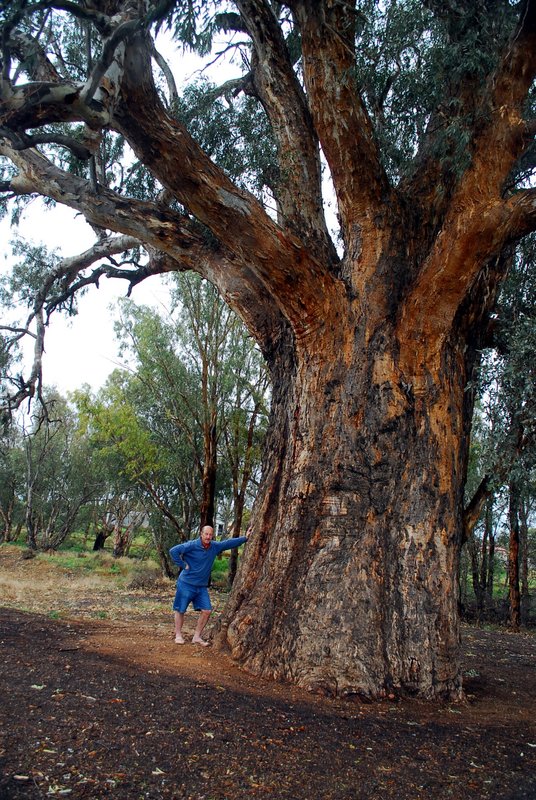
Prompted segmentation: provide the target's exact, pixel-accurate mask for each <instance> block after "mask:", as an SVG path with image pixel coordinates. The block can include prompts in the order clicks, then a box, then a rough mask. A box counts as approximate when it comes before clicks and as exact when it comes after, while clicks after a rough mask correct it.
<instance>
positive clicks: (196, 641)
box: [192, 636, 208, 647]
mask: <svg viewBox="0 0 536 800" xmlns="http://www.w3.org/2000/svg"><path fill="white" fill-rule="evenodd" d="M192 644H200V645H201V647H208V642H205V640H204V639H202V638H201V637H200V636H194V638H193V639H192Z"/></svg>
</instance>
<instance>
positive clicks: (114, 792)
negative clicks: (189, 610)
mask: <svg viewBox="0 0 536 800" xmlns="http://www.w3.org/2000/svg"><path fill="white" fill-rule="evenodd" d="M43 569H44V568H43V566H42V565H39V564H38V563H37V561H36V560H35V561H21V559H20V556H15V555H14V553H13V551H12V550H10V549H9V548H5V547H2V548H0V592H1V595H0V596H1V598H2V600H1V601H0V602H1V603H2V608H1V609H0V653H1V663H2V667H1V670H0V681H1V690H0V697H1V706H0V800H8V799H9V800H12V799H13V800H14V799H15V798H25V799H26V798H28V799H29V800H34V798H35V800H37V798H45V797H46V798H49V797H52V796H60V797H63V796H67V797H71V798H95V800H97V799H100V798H117V800H138V798H139V800H142V798H150V799H151V800H158V798H174V799H176V800H179V798H180V799H181V800H182V799H185V800H186V799H187V800H246V798H247V799H248V800H250V799H252V800H254V799H255V798H266V799H267V800H282V799H283V798H288V799H289V800H290V798H295V799H296V800H350V798H356V800H357V799H359V800H360V799H361V798H363V799H364V800H368V798H397V799H398V800H420V799H421V798H422V800H425V799H426V800H428V799H429V798H433V800H442V799H443V798H493V800H522V799H523V798H527V800H528V799H529V798H531V800H533V799H534V798H536V702H535V700H536V669H535V667H536V637H535V635H534V633H530V634H529V633H518V634H513V633H509V632H507V631H505V630H502V631H497V630H483V629H478V628H473V627H468V626H464V628H463V651H464V676H465V677H464V682H465V691H466V695H467V699H466V701H465V702H463V703H460V704H456V705H453V704H445V705H441V704H439V705H438V704H432V703H426V702H422V701H407V700H400V701H398V702H395V701H386V702H381V703H369V704H364V703H356V702H350V701H341V700H337V699H326V698H322V697H318V696H314V695H310V694H308V693H306V692H303V691H300V690H298V689H296V688H293V687H289V686H284V685H278V684H273V683H270V682H267V681H263V680H259V679H257V678H254V677H251V676H249V675H247V674H245V673H243V672H241V671H239V670H237V669H236V668H235V667H234V666H233V665H232V664H231V663H230V662H229V661H228V660H227V659H225V658H224V657H222V656H221V655H219V654H217V653H215V652H214V651H213V650H212V648H200V647H198V646H194V645H192V644H186V645H184V646H177V645H175V644H174V642H173V637H172V627H171V624H170V623H171V615H170V611H169V608H170V600H171V595H172V587H166V586H163V587H162V589H161V591H158V592H156V593H155V592H153V593H147V592H142V591H129V590H123V591H121V592H117V591H115V592H111V591H110V589H107V588H106V587H105V586H104V585H103V586H95V585H94V584H90V583H88V584H87V585H84V584H83V583H81V582H80V581H75V580H74V579H71V578H70V577H69V575H64V574H59V573H58V575H57V576H53V579H52V580H51V579H50V574H49V573H50V570H49V572H48V574H47V579H46V581H45V580H44V575H43ZM214 597H215V599H216V608H217V609H221V607H222V604H223V602H224V597H223V596H218V595H217V594H216V595H215V596H213V599H214ZM105 615H106V619H102V618H100V617H103V616H105ZM187 619H188V628H187V630H189V631H190V633H191V631H192V630H193V625H192V623H193V622H194V620H195V615H194V614H191V615H188V617H187Z"/></svg>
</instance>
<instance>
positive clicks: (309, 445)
mask: <svg viewBox="0 0 536 800" xmlns="http://www.w3.org/2000/svg"><path fill="white" fill-rule="evenodd" d="M165 5H166V7H167V4H165ZM283 5H285V6H288V7H289V8H291V10H292V14H293V21H294V23H295V24H296V26H297V28H299V34H300V43H301V47H302V50H301V62H300V63H301V67H302V69H303V84H302V82H301V81H299V80H298V78H297V77H296V74H295V72H294V69H293V62H292V59H291V56H290V53H289V50H288V48H287V43H286V41H285V35H284V30H283V29H282V28H281V27H280V26H279V23H278V20H277V18H276V16H275V14H274V10H273V4H271V3H269V2H266V1H265V0H237V2H236V6H237V9H238V11H239V12H240V15H241V30H242V29H244V30H247V31H248V33H249V35H250V38H251V46H252V50H253V51H254V53H253V57H252V59H251V68H252V74H251V76H250V78H251V80H250V82H249V87H250V88H251V90H252V91H254V92H255V93H256V95H257V97H258V98H259V100H260V102H261V103H262V105H263V107H264V109H265V111H266V113H267V115H268V117H269V120H270V122H271V126H272V132H273V136H274V139H275V142H276V146H277V150H278V159H279V161H278V167H279V169H278V170H277V175H278V185H277V187H275V190H274V191H275V193H276V199H277V207H278V211H279V217H278V219H273V218H272V217H271V216H270V215H269V214H267V213H266V211H265V209H264V208H263V206H262V205H261V203H260V202H259V201H258V200H257V199H256V198H255V197H253V195H251V194H250V193H248V192H247V191H245V190H244V189H240V188H238V187H237V186H236V185H235V184H234V183H233V182H232V181H231V180H230V179H229V176H228V175H227V174H225V172H224V171H223V170H221V169H219V168H218V167H217V166H216V165H215V164H214V163H213V162H212V161H211V160H210V159H209V158H208V157H207V155H206V154H205V153H204V152H203V151H202V150H201V148H200V147H199V145H198V143H197V142H196V141H194V139H193V138H192V137H191V136H190V134H189V132H188V131H187V130H186V128H185V127H184V126H183V125H182V124H181V123H180V122H179V121H178V120H177V119H175V118H174V117H173V116H172V115H171V114H169V113H168V112H167V111H166V110H165V109H164V108H163V107H162V104H161V102H160V99H159V96H158V93H157V91H156V89H155V86H154V83H153V80H152V73H151V63H150V59H151V53H152V45H151V43H150V42H149V41H148V37H147V33H146V30H147V24H146V21H144V22H143V24H141V23H140V24H138V23H139V20H138V23H136V24H132V15H133V14H135V11H134V10H133V9H134V6H133V5H132V4H131V3H127V2H125V3H123V2H121V0H113V2H112V0H110V7H111V8H113V9H114V14H115V16H112V15H111V13H110V16H109V18H107V19H106V25H105V24H104V22H103V21H102V20H100V18H99V23H98V24H99V25H100V30H102V31H104V35H106V36H109V38H108V39H107V41H106V47H104V48H103V52H102V58H101V61H100V63H99V64H97V65H96V66H95V67H94V69H93V74H92V75H91V76H90V78H89V79H88V81H87V83H86V85H84V86H78V85H76V84H74V83H72V82H71V83H70V84H69V86H64V87H60V86H55V85H54V82H52V84H50V83H45V84H43V85H42V86H41V87H40V88H41V91H39V92H38V91H37V90H36V87H35V86H31V85H30V86H28V87H11V86H10V85H9V86H8V85H7V83H6V88H5V92H4V93H5V96H6V108H7V110H8V113H7V114H5V115H4V116H3V117H2V116H0V121H1V122H2V123H3V124H4V125H5V126H6V130H7V129H8V128H9V126H11V128H12V129H13V130H12V132H11V133H10V136H9V137H8V139H7V140H0V152H2V153H3V154H4V155H7V157H8V158H9V159H10V161H11V163H12V164H13V165H14V167H15V169H16V170H17V174H15V175H14V177H13V178H12V179H10V180H9V182H6V185H7V189H9V190H10V191H12V192H16V193H27V192H29V191H39V192H41V193H42V194H44V195H46V196H48V197H51V198H52V199H54V200H57V201H58V202H62V203H66V204H67V205H69V206H71V207H72V208H74V209H77V210H80V211H82V212H83V213H84V215H85V216H86V218H87V219H88V220H90V221H91V222H92V223H93V224H94V225H98V226H103V227H105V228H107V229H108V228H112V229H113V230H115V231H117V232H120V233H122V234H126V235H129V236H134V237H136V238H138V239H139V240H140V241H141V242H143V243H144V244H145V246H146V247H148V248H153V249H156V250H158V251H160V252H161V253H164V254H165V257H160V258H163V260H165V258H167V259H168V261H167V265H166V266H165V267H161V271H163V270H164V269H178V268H181V269H194V270H196V271H198V272H200V273H201V274H202V275H203V276H204V277H206V278H208V279H209V280H210V281H212V282H213V283H214V285H215V286H217V287H218V289H219V291H220V293H221V294H222V296H223V297H224V299H226V300H227V301H228V303H229V304H230V305H231V306H232V308H233V309H235V310H236V311H237V313H239V314H240V316H241V317H242V319H243V320H244V322H245V323H246V324H247V325H248V327H249V329H250V331H251V333H252V335H253V336H254V337H255V339H256V341H257V342H258V343H259V345H260V347H261V349H262V351H263V353H264V355H265V358H266V360H267V362H268V364H269V367H270V370H271V373H272V379H273V403H272V412H271V413H272V418H271V425H270V430H269V434H268V437H267V442H266V451H265V459H264V476H263V482H262V487H261V489H260V492H259V496H258V498H257V502H256V505H255V508H254V514H253V524H254V531H253V535H252V537H251V538H250V541H249V542H248V545H247V546H246V548H245V550H244V557H243V559H241V566H240V567H239V570H238V574H237V579H236V581H235V583H234V586H233V591H232V593H231V597H230V600H229V603H228V606H227V608H226V610H225V613H224V615H223V617H222V620H221V624H220V626H219V629H218V631H217V633H216V637H215V640H216V644H217V646H219V647H221V648H225V649H228V650H229V651H230V652H231V654H232V656H233V657H234V658H235V659H236V660H237V661H238V662H239V663H241V664H242V665H243V666H244V667H245V668H246V669H248V670H251V671H253V672H255V673H258V674H263V675H268V676H271V677H276V678H281V679H285V680H291V681H294V682H296V683H298V684H300V685H302V686H307V687H309V688H311V689H316V690H321V691H326V692H336V693H339V694H357V695H364V696H368V697H379V696H382V695H385V694H386V693H390V692H391V691H394V692H396V691H400V692H404V693H415V694H418V695H420V696H422V697H430V698H431V697H447V698H459V697H460V695H461V691H462V689H461V674H460V666H459V638H460V632H459V622H458V613H457V598H458V587H457V575H458V559H459V553H460V545H461V539H462V529H463V520H462V498H463V486H464V480H465V474H466V461H467V449H468V436H469V424H470V417H471V410H472V395H471V392H470V391H466V384H467V380H468V378H469V377H470V376H471V377H472V375H471V373H472V368H473V364H474V357H475V352H476V349H477V348H478V347H479V346H481V344H482V340H483V330H484V327H485V324H486V321H487V316H488V314H489V312H490V310H491V309H492V307H493V303H494V299H495V295H496V290H497V286H498V283H499V281H500V280H501V279H502V278H503V277H504V274H505V265H506V263H507V260H506V259H504V258H502V255H503V253H504V251H505V248H506V247H507V246H508V245H510V244H511V243H512V242H514V241H516V240H517V239H519V238H521V237H522V236H524V235H526V234H527V233H528V232H530V231H532V230H534V228H535V227H536V203H535V197H536V191H534V190H532V189H526V190H525V191H520V192H518V193H509V192H506V189H505V187H506V185H507V181H508V179H509V176H510V175H511V173H512V170H513V168H514V166H515V164H516V163H517V162H518V159H520V157H521V156H522V155H523V154H524V153H525V151H526V149H527V147H528V144H529V141H530V136H531V133H530V128H529V126H526V125H525V124H524V121H523V117H522V112H523V108H524V104H525V100H526V97H527V93H528V92H529V90H530V87H531V85H532V82H533V77H534V74H535V72H536V4H535V3H534V0H529V2H528V3H527V4H526V8H525V9H524V11H523V13H522V15H521V23H520V26H519V27H518V29H517V30H516V31H515V32H513V33H512V37H511V40H510V42H509V43H508V45H507V47H506V48H505V49H504V52H503V54H502V56H499V55H498V54H497V53H494V54H492V55H491V56H490V58H489V59H488V60H487V61H486V64H487V67H486V68H487V69H490V67H489V65H490V64H491V62H492V61H495V67H494V69H490V73H489V75H488V78H489V79H488V80H486V81H483V80H482V78H481V77H480V74H479V72H478V70H476V69H475V70H472V69H471V68H469V67H468V69H467V70H466V71H465V72H463V71H461V72H459V71H458V72H457V73H456V76H453V78H452V82H451V83H449V80H450V76H446V83H448V84H449V85H446V86H445V87H443V91H442V93H441V104H440V107H438V108H437V109H436V110H435V112H433V113H431V114H430V115H429V117H428V119H429V126H428V129H427V131H426V132H425V133H423V136H422V140H421V142H420V144H419V150H418V153H417V155H416V157H415V158H414V159H413V161H412V163H411V164H408V166H407V169H405V171H402V172H400V174H399V175H398V179H397V180H396V181H393V180H392V176H390V175H388V173H387V171H386V167H385V163H386V159H385V158H383V157H382V154H381V153H380V148H379V143H378V140H377V138H376V135H375V131H374V127H373V123H372V120H371V118H370V116H369V113H368V110H367V104H366V103H365V100H364V98H363V95H362V94H361V91H360V86H359V85H358V82H357V79H356V69H355V64H356V61H355V48H356V41H357V40H358V38H359V37H358V35H357V31H356V25H357V21H358V18H359V15H358V14H357V13H356V10H355V8H353V7H352V3H351V2H350V3H332V2H320V0H319V1H318V2H315V3H312V2H310V0H293V2H292V3H290V2H289V3H288V4H283ZM427 5H429V6H430V8H431V9H432V11H431V13H435V12H437V13H438V15H439V16H441V15H442V14H443V11H444V13H445V15H446V16H447V18H449V17H450V19H451V22H452V23H453V24H452V25H451V26H449V35H450V36H456V35H460V36H461V35H462V33H463V31H462V32H461V33H460V27H461V28H463V25H462V26H460V25H458V24H457V23H458V21H459V20H458V17H457V15H458V11H457V10H456V11H453V10H452V9H450V7H447V8H446V10H445V9H444V8H443V4H436V3H430V4H427ZM470 5H471V4H468V7H469V6H470ZM506 6H508V9H506ZM106 8H107V9H108V4H106ZM461 8H462V11H461V12H460V19H464V12H463V8H464V6H463V4H462V6H461ZM505 9H506V10H505ZM465 10H466V9H465ZM502 10H503V13H504V14H505V16H507V14H506V11H507V10H508V11H509V5H508V4H506V3H505V4H504V7H503V9H502ZM103 13H104V12H103ZM106 13H108V12H106ZM155 13H156V11H155ZM121 14H123V17H121ZM455 17H456V19H454V18H455ZM455 23H456V24H455ZM114 26H117V27H115V28H114ZM109 31H114V33H109ZM114 34H115V38H114ZM461 43H462V45H464V46H465V44H466V43H465V42H463V41H462V42H461ZM456 44H457V45H460V41H458V42H456ZM60 89H62V91H60ZM448 109H454V110H453V111H452V113H453V114H454V120H453V123H452V126H451V124H450V120H449V118H448V116H446V114H447V113H450V112H447V110H448ZM36 117H37V119H38V124H39V125H42V124H46V123H47V122H53V123H54V122H58V121H80V120H82V121H84V122H86V123H87V124H88V125H89V126H91V127H93V128H100V127H104V128H111V129H113V130H114V131H115V132H118V133H120V134H122V135H123V136H124V137H125V138H126V140H127V141H128V143H129V145H130V146H131V147H132V149H133V151H134V153H135V155H136V157H137V158H138V159H139V160H140V162H142V163H143V164H144V165H145V166H146V168H147V169H148V170H150V171H151V173H152V176H153V178H154V179H155V180H156V181H158V182H159V184H160V185H161V187H163V189H164V190H165V191H164V192H163V194H164V195H166V196H167V195H169V197H171V198H173V200H174V201H175V206H171V205H170V206H166V205H165V204H163V203H157V202H151V201H143V202H142V201H135V200H134V199H132V198H131V199H128V200H127V199H125V198H124V197H121V196H118V195H117V194H116V193H114V192H112V191H110V190H109V189H107V188H106V187H98V191H95V190H94V187H91V186H90V185H89V183H88V182H87V181H84V180H83V179H82V178H79V177H76V176H73V175H66V173H64V172H62V170H60V169H59V168H57V167H55V166H53V165H51V164H50V163H49V162H48V161H47V160H46V159H45V158H44V157H42V156H40V155H39V154H38V153H36V152H35V151H33V150H28V151H24V146H25V142H24V141H23V142H22V144H21V139H20V136H19V130H24V129H25V128H29V127H31V123H32V121H35V119H36ZM452 130H454V131H463V133H464V135H465V136H466V140H467V147H466V148H465V149H466V150H467V152H464V154H463V158H461V157H460V158H459V159H458V160H457V158H456V157H455V156H456V154H457V155H458V156H459V155H460V153H459V148H458V143H457V142H455V141H454V140H455V138H456V134H453V133H452ZM2 142H3V143H2ZM319 145H321V146H322V150H323V153H324V156H325V158H326V161H327V163H328V165H329V170H330V174H331V177H332V179H333V185H334V190H335V193H336V200H337V210H338V214H339V222H340V234H341V240H342V242H343V245H344V254H343V255H342V256H341V257H339V256H338V255H337V254H336V252H335V248H334V246H333V243H332V241H331V239H330V237H329V235H328V232H327V226H326V222H325V219H324V213H323V202H322V186H321V170H320V155H319ZM21 148H22V150H21ZM453 153H454V155H453ZM7 189H6V190H7ZM177 207H181V208H185V209H187V212H188V214H182V213H180V212H179V211H178V210H177ZM192 218H195V221H196V222H195V224H194V223H193V222H192ZM206 229H208V230H209V231H210V236H209V237H207V236H205V230H206ZM200 231H201V232H200ZM154 263H155V259H152V261H151V264H150V269H153V265H154ZM154 271H157V268H156V267H154ZM208 513H209V512H208V511H206V512H205V511H203V514H206V515H207V518H208Z"/></svg>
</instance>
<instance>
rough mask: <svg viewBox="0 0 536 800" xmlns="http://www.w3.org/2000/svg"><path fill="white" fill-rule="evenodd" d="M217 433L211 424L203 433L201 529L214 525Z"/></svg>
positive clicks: (214, 426) (214, 425)
mask: <svg viewBox="0 0 536 800" xmlns="http://www.w3.org/2000/svg"><path fill="white" fill-rule="evenodd" d="M217 453H218V433H217V427H216V424H215V423H213V424H211V425H210V426H208V427H207V429H206V431H205V444H204V463H203V477H202V482H203V483H202V497H201V507H200V510H199V516H200V523H201V527H203V526H204V525H214V511H215V506H216V475H217V470H218V455H217Z"/></svg>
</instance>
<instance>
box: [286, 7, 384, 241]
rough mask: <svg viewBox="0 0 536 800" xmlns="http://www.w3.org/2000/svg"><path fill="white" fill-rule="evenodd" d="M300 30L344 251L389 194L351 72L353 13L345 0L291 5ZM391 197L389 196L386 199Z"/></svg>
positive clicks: (367, 230)
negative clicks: (342, 0)
mask: <svg viewBox="0 0 536 800" xmlns="http://www.w3.org/2000/svg"><path fill="white" fill-rule="evenodd" d="M293 5H294V6H295V8H296V15H297V19H298V21H299V24H300V29H301V34H302V53H303V69H304V78H305V86H306V89H307V94H308V97H309V103H310V107H311V112H312V116H313V119H314V123H315V128H316V131H317V133H318V135H319V137H320V143H321V145H322V149H323V151H324V154H325V156H326V159H327V161H328V164H329V166H330V169H331V174H332V177H333V183H334V187H335V192H336V194H337V199H338V204H339V213H340V216H341V221H342V227H343V234H344V238H345V242H346V245H347V249H348V250H349V251H350V252H351V253H354V252H358V251H359V249H360V248H361V247H362V246H365V247H366V246H367V244H370V246H372V238H373V237H375V236H376V233H377V230H378V227H379V221H380V217H381V216H382V210H383V208H384V207H385V203H386V202H388V201H389V199H390V198H391V192H390V187H389V183H388V180H387V177H386V175H385V172H384V170H383V168H382V166H381V162H380V156H379V151H378V145H377V142H376V139H375V136H374V131H373V128H372V124H371V121H370V118H369V116H368V113H367V111H366V109H365V105H364V103H363V101H362V99H361V97H360V93H359V89H358V87H357V84H356V80H355V73H354V63H355V54H354V42H355V22H356V18H357V17H356V12H355V9H354V8H352V4H351V3H344V4H343V3H329V2H323V3H321V4H319V5H321V9H319V10H317V11H315V12H312V11H311V10H310V7H309V4H308V3H305V2H299V3H295V4H293ZM391 201H392V198H391Z"/></svg>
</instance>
